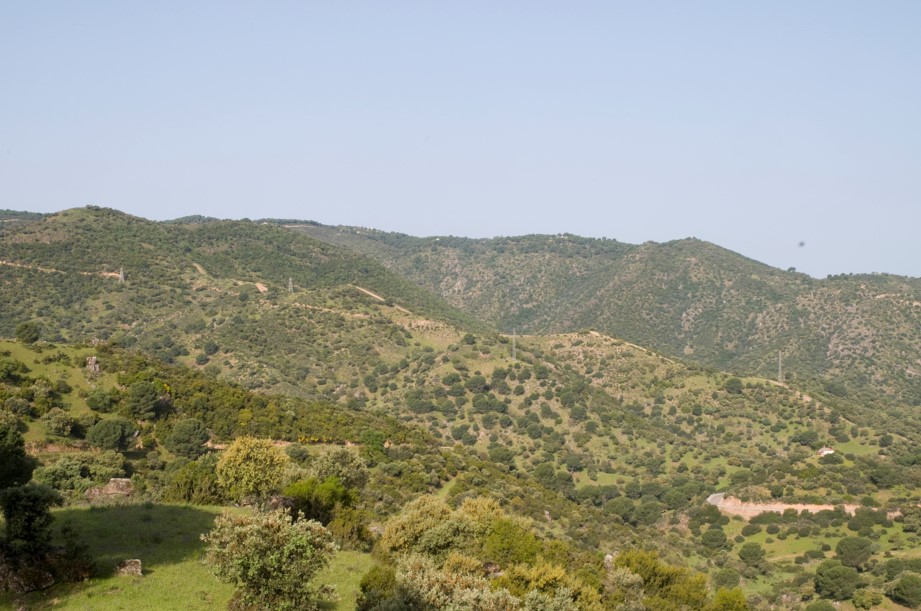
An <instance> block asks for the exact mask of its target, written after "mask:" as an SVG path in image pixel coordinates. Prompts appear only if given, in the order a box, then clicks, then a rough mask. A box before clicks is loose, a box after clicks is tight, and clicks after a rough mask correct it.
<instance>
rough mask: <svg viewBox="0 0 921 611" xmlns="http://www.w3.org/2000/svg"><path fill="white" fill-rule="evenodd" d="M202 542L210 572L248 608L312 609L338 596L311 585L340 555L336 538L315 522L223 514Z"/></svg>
mask: <svg viewBox="0 0 921 611" xmlns="http://www.w3.org/2000/svg"><path fill="white" fill-rule="evenodd" d="M202 540H203V541H204V542H205V543H207V544H208V549H207V560H208V564H209V565H210V566H211V568H212V571H213V572H214V574H215V575H216V576H217V577H218V578H219V579H220V580H222V581H224V582H227V583H230V584H233V585H234V586H236V587H237V588H238V590H237V595H236V596H237V598H238V600H239V602H240V603H242V605H243V606H244V608H250V607H252V608H257V609H279V610H281V611H287V610H292V611H293V610H295V609H297V610H301V609H303V610H313V609H319V605H318V603H319V599H320V598H321V597H330V596H333V595H334V593H335V592H334V590H333V588H332V587H330V586H317V585H314V584H312V583H310V582H311V580H312V579H313V578H314V577H315V576H316V574H317V573H318V572H319V571H320V570H322V569H323V568H325V567H326V565H327V564H328V563H329V559H330V556H331V555H332V554H333V553H334V552H335V551H336V544H335V543H334V542H333V538H332V535H330V533H329V531H327V530H326V529H325V528H323V526H322V525H320V524H319V523H318V522H315V521H313V520H304V519H299V520H294V518H292V517H291V516H290V515H289V514H288V513H287V512H285V511H272V512H267V513H258V512H257V513H254V514H248V515H233V514H229V513H225V514H223V515H221V516H219V517H218V518H217V519H216V520H215V522H214V528H213V529H212V530H211V532H210V533H208V534H207V535H202Z"/></svg>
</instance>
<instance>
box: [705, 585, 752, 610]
mask: <svg viewBox="0 0 921 611" xmlns="http://www.w3.org/2000/svg"><path fill="white" fill-rule="evenodd" d="M707 609H708V611H748V610H749V606H748V601H747V600H745V594H743V593H742V590H740V589H739V588H733V589H732V590H727V589H726V588H720V589H719V590H717V591H716V595H715V596H714V597H713V602H712V603H710V606H709V607H708V608H707Z"/></svg>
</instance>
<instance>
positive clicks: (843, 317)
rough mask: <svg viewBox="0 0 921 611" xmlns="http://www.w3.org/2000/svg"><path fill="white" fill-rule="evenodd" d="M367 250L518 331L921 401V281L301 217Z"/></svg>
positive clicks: (305, 226)
mask: <svg viewBox="0 0 921 611" xmlns="http://www.w3.org/2000/svg"><path fill="white" fill-rule="evenodd" d="M289 226H290V227H292V228H293V229H296V230H298V231H301V232H304V233H307V234H308V235H311V236H313V237H315V238H317V239H320V240H324V241H327V242H329V243H335V244H340V245H344V246H348V247H350V248H352V249H354V250H355V251H357V252H363V253H365V254H367V255H369V256H371V257H373V258H375V259H377V260H378V261H380V262H381V263H382V264H384V265H386V266H387V267H388V268H389V269H391V270H394V271H397V272H399V273H400V274H402V275H403V276H405V277H406V278H409V279H411V280H412V281H413V282H415V283H417V284H418V285H419V286H422V287H425V288H428V289H430V290H432V291H434V292H436V293H438V294H440V295H442V296H443V297H444V298H445V299H446V300H448V301H449V302H450V303H452V304H453V305H454V306H456V307H458V308H461V309H463V310H465V311H467V312H470V313H471V314H473V315H476V316H478V317H480V318H482V319H483V320H487V321H489V322H491V323H492V324H494V325H496V327H497V328H499V329H500V330H502V331H504V332H507V333H510V332H512V331H513V330H516V329H517V331H518V332H519V333H559V332H572V331H578V330H582V329H595V330H598V331H600V332H603V333H605V334H608V335H614V336H617V337H623V338H625V339H627V340H629V341H632V342H635V343H638V344H640V345H643V346H648V347H650V348H653V349H655V350H658V351H660V352H663V353H665V354H670V355H674V356H677V357H680V358H683V359H686V360H692V361H696V362H698V363H702V364H706V365H710V366H712V367H716V368H719V369H728V370H733V371H737V372H740V373H748V374H757V375H761V376H765V377H775V378H776V375H777V371H778V354H780V355H781V357H782V360H783V368H784V371H785V375H786V376H787V377H788V379H791V380H792V379H803V378H805V379H816V378H821V379H822V383H823V384H830V385H833V387H834V388H837V389H838V390H839V392H840V393H848V392H850V393H858V392H860V391H862V390H869V391H870V392H871V393H872V394H873V395H884V396H886V397H889V398H890V399H891V400H892V402H893V403H906V404H911V405H918V404H921V361H919V358H918V354H919V352H921V280H918V279H915V278H906V277H899V276H889V275H885V274H879V275H853V276H851V275H846V276H836V277H829V278H827V279H824V280H816V279H813V278H811V277H809V276H807V275H805V274H801V273H797V272H795V271H792V270H790V271H782V270H778V269H775V268H771V267H769V266H767V265H764V264H761V263H758V262H757V261H753V260H751V259H747V258H745V257H743V256H740V255H738V254H736V253H733V252H731V251H728V250H726V249H723V248H720V247H718V246H715V245H713V244H709V243H707V242H703V241H700V240H695V239H686V240H677V241H673V242H667V243H663V244H659V243H654V242H647V243H645V244H641V245H631V244H623V243H620V242H616V241H613V240H599V239H587V238H580V237H578V236H572V235H557V236H536V235H532V236H522V237H512V238H495V239H491V240H486V239H482V240H473V239H466V238H453V237H432V238H415V237H410V236H406V235H402V234H394V233H385V232H379V231H374V230H367V229H358V228H350V227H327V226H322V225H317V224H312V223H299V224H289Z"/></svg>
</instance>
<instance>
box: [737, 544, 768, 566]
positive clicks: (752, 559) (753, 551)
mask: <svg viewBox="0 0 921 611" xmlns="http://www.w3.org/2000/svg"><path fill="white" fill-rule="evenodd" d="M764 554H765V552H764V548H762V547H761V545H760V544H759V543H755V542H749V543H746V544H745V545H743V546H742V549H740V550H739V558H740V559H741V560H742V562H744V563H745V564H746V565H747V566H758V565H759V564H761V561H762V560H764Z"/></svg>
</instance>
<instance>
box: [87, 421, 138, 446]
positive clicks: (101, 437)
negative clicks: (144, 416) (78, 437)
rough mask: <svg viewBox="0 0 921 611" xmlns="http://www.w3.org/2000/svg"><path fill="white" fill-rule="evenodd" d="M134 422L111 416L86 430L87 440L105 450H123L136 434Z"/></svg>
mask: <svg viewBox="0 0 921 611" xmlns="http://www.w3.org/2000/svg"><path fill="white" fill-rule="evenodd" d="M134 431H135V426H134V423H133V422H131V421H130V420H127V419H125V418H110V419H108V420H100V421H99V422H97V423H96V424H94V425H93V426H91V427H90V429H89V430H88V431H87V432H86V440H87V441H88V442H89V443H90V445H92V446H95V447H97V448H102V449H103V450H118V451H119V452H123V451H125V450H127V449H128V447H129V446H130V445H131V442H132V435H133V434H134Z"/></svg>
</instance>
